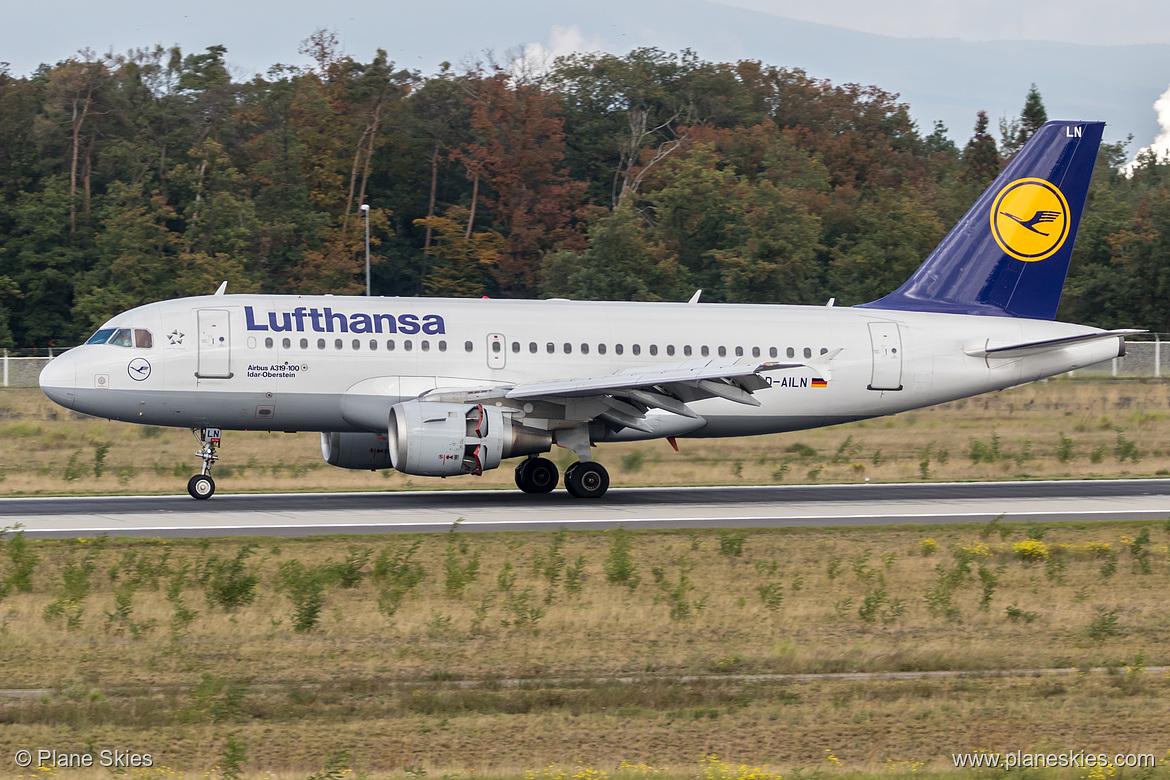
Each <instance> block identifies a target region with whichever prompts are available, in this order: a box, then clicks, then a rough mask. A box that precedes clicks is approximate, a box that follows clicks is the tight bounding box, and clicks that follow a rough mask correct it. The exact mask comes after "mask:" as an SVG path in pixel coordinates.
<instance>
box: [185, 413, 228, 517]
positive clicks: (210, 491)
mask: <svg viewBox="0 0 1170 780" xmlns="http://www.w3.org/2000/svg"><path fill="white" fill-rule="evenodd" d="M191 433H193V434H194V435H195V438H196V439H198V440H199V451H198V452H196V453H195V454H196V455H198V456H199V458H200V459H201V460H202V461H203V470H202V471H200V472H199V473H198V474H196V475H195V476H193V477H191V479H189V480H187V492H188V493H190V494H191V497H192V498H197V499H199V500H200V501H203V500H205V499H208V498H211V497H212V496H213V495H214V494H215V480H214V479H212V478H211V466H212V464H213V463H215V462H216V461H217V460H219V455H218V454H217V450H219V443H220V430H219V428H192V429H191Z"/></svg>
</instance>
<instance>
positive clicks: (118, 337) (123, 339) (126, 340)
mask: <svg viewBox="0 0 1170 780" xmlns="http://www.w3.org/2000/svg"><path fill="white" fill-rule="evenodd" d="M107 343H109V344H113V345H114V346H115V347H131V346H133V345H134V342H133V341H132V340H131V338H130V329H129V328H118V331H117V333H115V334H114V335H113V337H112V338H111V339H110V340H109V342H107Z"/></svg>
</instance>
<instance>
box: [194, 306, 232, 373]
mask: <svg viewBox="0 0 1170 780" xmlns="http://www.w3.org/2000/svg"><path fill="white" fill-rule="evenodd" d="M197 313H198V316H199V365H198V367H197V368H196V370H195V376H196V377H198V378H199V379H231V378H232V333H231V326H230V325H229V319H228V313H227V311H226V310H224V309H199V311H198V312H197Z"/></svg>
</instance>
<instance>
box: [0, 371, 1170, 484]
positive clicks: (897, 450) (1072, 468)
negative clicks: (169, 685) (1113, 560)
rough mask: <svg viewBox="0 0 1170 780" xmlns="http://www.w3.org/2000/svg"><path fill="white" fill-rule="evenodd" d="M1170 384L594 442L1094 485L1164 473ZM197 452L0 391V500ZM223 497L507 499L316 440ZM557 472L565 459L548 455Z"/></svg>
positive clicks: (701, 466) (744, 467)
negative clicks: (348, 463)
mask: <svg viewBox="0 0 1170 780" xmlns="http://www.w3.org/2000/svg"><path fill="white" fill-rule="evenodd" d="M1167 441H1170V384H1166V383H1162V382H1156V381H1150V382H1138V381H1115V382H1109V381H1094V382H1082V381H1073V380H1060V381H1051V382H1041V383H1035V384H1032V385H1028V386H1025V387H1019V388H1014V389H1012V390H1005V391H1003V392H998V393H990V394H987V395H984V396H979V397H977V398H973V399H968V400H964V401H956V402H953V403H949V404H942V405H940V406H936V407H931V408H928V409H922V410H918V411H914V412H907V413H904V414H900V415H895V416H892V417H888V418H880V419H876V420H868V421H862V422H857V423H850V424H847V425H839V426H835V427H832V428H824V429H818V430H812V431H800V432H795V433H788V434H780V435H775V436H756V437H746V438H740V439H722V440H705V439H683V440H680V442H679V446H680V449H681V452H679V453H675V452H674V451H673V450H672V449H671V448H670V446H669V444H667V443H666V442H644V443H632V444H606V445H602V446H601V447H599V448H598V451H597V457H598V459H599V460H600V461H601V462H602V463H605V464H608V466H609V468H610V470H611V472H612V473H613V474H614V480H615V484H619V485H630V486H632V485H698V484H702V485H707V484H723V485H736V484H744V485H747V484H777V483H785V484H792V483H830V482H832V483H841V482H864V481H866V480H870V481H875V482H891V481H923V480H931V481H934V480H981V479H1032V478H1057V479H1060V478H1104V477H1138V476H1163V475H1170V446H1168V445H1167V444H1166V442H1167ZM195 449H197V445H196V442H195V440H194V438H193V437H192V436H191V434H190V433H189V432H188V431H186V430H183V429H164V428H155V427H143V426H136V425H129V424H125V423H117V422H109V421H105V420H98V419H94V418H89V417H84V416H82V415H79V414H76V413H74V412H68V411H66V410H64V409H62V408H60V407H58V406H56V405H55V404H53V403H52V402H51V401H49V400H48V399H47V398H45V397H44V396H43V395H42V394H41V393H40V392H39V391H37V390H5V391H0V495H65V494H91V493H121V494H127V493H183V492H184V490H185V487H186V481H187V478H188V477H189V476H190V475H191V474H194V473H196V471H197V465H198V461H197V459H196V458H195V457H194V451H195ZM221 454H222V457H223V459H222V460H221V461H220V463H219V464H217V466H216V468H215V471H214V474H215V478H216V482H217V486H218V489H219V490H221V491H290V490H404V489H412V488H415V489H418V488H426V489H439V490H441V489H459V488H506V489H514V487H515V486H514V484H513V478H512V469H511V468H510V467H509V465H508V464H505V465H504V467H502V468H499V469H496V470H494V471H489V472H487V473H485V474H484V475H483V476H482V477H478V478H476V477H460V478H456V479H447V480H443V479H437V478H426V477H411V476H407V475H403V474H400V473H398V472H394V471H385V472H378V473H371V472H366V471H348V470H344V469H337V468H333V467H331V466H328V465H326V464H325V463H324V462H323V461H322V460H321V454H320V440H319V436H318V435H317V434H315V433H298V434H285V433H259V432H252V433H244V432H235V431H227V432H225V439H224V448H223V449H222V450H221ZM550 457H552V458H553V459H554V460H556V461H557V462H558V463H559V465H560V466H561V468H562V469H564V467H566V466H567V465H568V464H569V463H571V462H572V461H573V460H574V459H575V458H574V456H573V455H572V454H571V453H569V452H568V451H566V450H561V449H557V450H554V452H553V454H552V455H551V456H550Z"/></svg>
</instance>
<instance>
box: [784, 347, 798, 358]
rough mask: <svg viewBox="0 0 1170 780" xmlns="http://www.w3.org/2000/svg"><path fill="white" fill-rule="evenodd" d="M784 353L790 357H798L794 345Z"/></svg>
mask: <svg viewBox="0 0 1170 780" xmlns="http://www.w3.org/2000/svg"><path fill="white" fill-rule="evenodd" d="M784 354H786V355H788V357H790V358H794V357H796V350H795V349H793V348H792V347H789V348H788V349H787V351H785V353H784Z"/></svg>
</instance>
